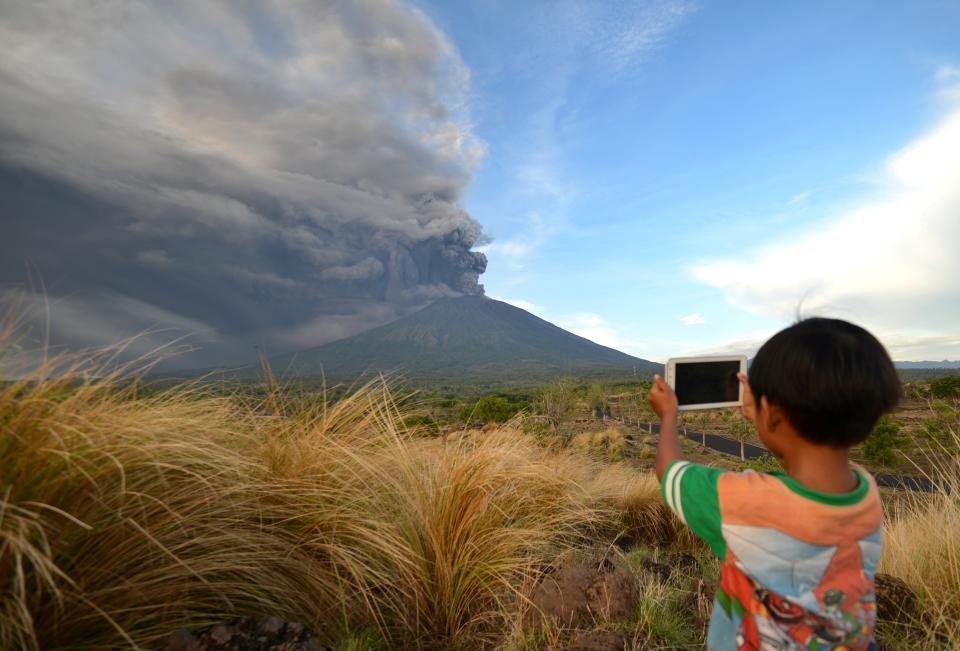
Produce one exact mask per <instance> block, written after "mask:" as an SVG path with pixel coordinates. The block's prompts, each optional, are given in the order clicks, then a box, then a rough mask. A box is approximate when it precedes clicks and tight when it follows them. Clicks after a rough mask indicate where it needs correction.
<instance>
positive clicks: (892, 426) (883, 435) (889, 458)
mask: <svg viewBox="0 0 960 651" xmlns="http://www.w3.org/2000/svg"><path fill="white" fill-rule="evenodd" d="M899 433H900V424H899V423H898V422H897V421H895V420H894V419H893V418H892V417H891V416H890V415H889V414H884V415H883V416H881V417H880V420H878V421H877V424H876V425H874V427H873V430H871V432H870V434H868V435H867V438H866V440H865V441H864V442H863V446H862V448H861V450H862V451H863V456H864V457H865V458H867V459H869V460H870V461H875V462H877V463H880V464H883V465H885V466H889V465H892V464H893V463H894V461H896V455H895V450H896V449H897V448H899V447H900V446H901V444H902V442H901V439H900V437H899V436H898V434H899Z"/></svg>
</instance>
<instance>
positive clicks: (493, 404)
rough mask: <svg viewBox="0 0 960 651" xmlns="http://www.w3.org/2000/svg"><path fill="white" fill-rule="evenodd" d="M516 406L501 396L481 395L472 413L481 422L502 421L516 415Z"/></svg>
mask: <svg viewBox="0 0 960 651" xmlns="http://www.w3.org/2000/svg"><path fill="white" fill-rule="evenodd" d="M517 411H518V406H517V405H514V404H511V403H510V402H508V401H507V399H506V398H503V397H501V396H483V397H482V398H480V399H479V400H477V404H476V406H475V407H474V409H473V415H474V417H475V418H476V419H477V420H481V421H483V422H486V423H489V422H495V423H504V422H506V421H508V420H510V418H511V417H513V416H514V415H516V413H517Z"/></svg>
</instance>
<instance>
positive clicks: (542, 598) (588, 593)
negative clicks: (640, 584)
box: [528, 562, 638, 627]
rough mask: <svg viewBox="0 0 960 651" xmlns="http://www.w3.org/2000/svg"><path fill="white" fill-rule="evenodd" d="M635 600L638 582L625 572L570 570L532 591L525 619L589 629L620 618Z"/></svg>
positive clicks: (609, 567)
mask: <svg viewBox="0 0 960 651" xmlns="http://www.w3.org/2000/svg"><path fill="white" fill-rule="evenodd" d="M637 598H638V589H637V582H636V580H635V579H634V578H633V575H632V574H631V573H630V572H629V571H627V570H626V569H625V568H622V567H616V566H614V565H613V564H612V563H609V562H607V563H604V564H603V565H601V566H600V567H582V566H572V567H565V568H562V569H560V570H558V571H556V572H554V573H553V574H551V575H549V576H547V577H545V578H544V579H543V581H541V583H540V584H539V585H538V586H537V587H536V588H535V589H534V591H533V595H532V597H531V600H532V601H533V606H534V607H533V608H531V610H530V611H529V613H528V619H529V618H532V619H534V620H536V619H539V618H545V619H554V620H556V621H557V623H559V624H560V625H561V626H564V627H578V626H590V625H593V624H594V622H595V621H597V620H602V619H604V618H616V617H623V616H625V615H627V614H628V613H629V612H631V611H632V610H633V608H634V607H635V606H636V603H637Z"/></svg>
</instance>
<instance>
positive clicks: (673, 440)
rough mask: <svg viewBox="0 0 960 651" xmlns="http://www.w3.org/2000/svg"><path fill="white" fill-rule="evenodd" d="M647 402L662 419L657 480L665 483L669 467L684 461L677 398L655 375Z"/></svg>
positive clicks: (658, 446)
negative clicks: (672, 463) (678, 429)
mask: <svg viewBox="0 0 960 651" xmlns="http://www.w3.org/2000/svg"><path fill="white" fill-rule="evenodd" d="M647 400H648V401H649V402H650V406H651V407H653V411H655V412H656V414H657V417H658V418H659V419H660V441H659V442H658V443H657V460H656V463H655V469H656V472H657V479H659V480H660V481H663V473H665V472H666V471H667V466H669V465H670V464H671V462H673V461H677V460H678V459H683V450H681V448H680V437H679V436H678V435H677V396H676V394H675V393H674V392H673V389H671V388H670V385H669V384H667V383H666V381H664V379H663V378H662V377H660V376H659V375H654V376H653V386H652V387H651V388H650V393H649V394H647Z"/></svg>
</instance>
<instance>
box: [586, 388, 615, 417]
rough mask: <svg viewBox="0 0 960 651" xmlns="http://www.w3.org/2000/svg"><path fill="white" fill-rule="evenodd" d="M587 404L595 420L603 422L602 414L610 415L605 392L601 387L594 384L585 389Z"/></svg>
mask: <svg viewBox="0 0 960 651" xmlns="http://www.w3.org/2000/svg"><path fill="white" fill-rule="evenodd" d="M587 404H588V405H589V406H590V410H591V412H592V413H593V417H594V418H596V419H597V420H603V416H604V414H606V415H608V416H609V415H610V404H609V403H608V402H607V392H606V390H605V389H604V387H603V385H602V384H600V383H599V382H594V383H593V384H591V385H590V387H589V388H588V389H587Z"/></svg>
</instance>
